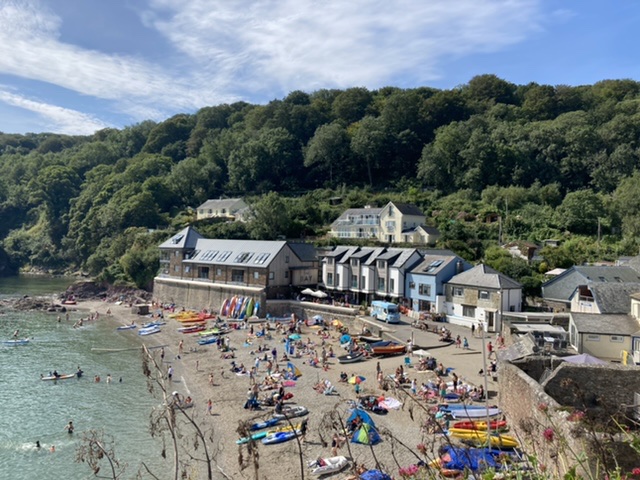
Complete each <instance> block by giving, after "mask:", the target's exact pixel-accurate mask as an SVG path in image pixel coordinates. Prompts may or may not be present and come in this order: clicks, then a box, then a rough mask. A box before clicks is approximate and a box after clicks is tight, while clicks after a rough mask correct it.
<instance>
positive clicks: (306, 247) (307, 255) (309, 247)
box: [289, 242, 318, 262]
mask: <svg viewBox="0 0 640 480" xmlns="http://www.w3.org/2000/svg"><path fill="white" fill-rule="evenodd" d="M289 248H290V249H291V250H292V251H293V253H295V254H296V256H297V257H298V258H299V259H300V260H301V261H303V262H315V261H317V260H318V252H317V250H316V247H315V246H314V245H313V244H311V243H304V242H290V243H289Z"/></svg>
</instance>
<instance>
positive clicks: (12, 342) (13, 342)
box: [2, 338, 29, 347]
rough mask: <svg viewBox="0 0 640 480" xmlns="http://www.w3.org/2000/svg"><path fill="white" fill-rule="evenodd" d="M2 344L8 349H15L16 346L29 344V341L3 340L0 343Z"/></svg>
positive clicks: (21, 339) (24, 339) (22, 339)
mask: <svg viewBox="0 0 640 480" xmlns="http://www.w3.org/2000/svg"><path fill="white" fill-rule="evenodd" d="M2 343H3V344H5V345H7V346H9V347H17V346H18V345H27V344H28V343H29V339H28V338H18V339H15V340H4V341H3V342H2Z"/></svg>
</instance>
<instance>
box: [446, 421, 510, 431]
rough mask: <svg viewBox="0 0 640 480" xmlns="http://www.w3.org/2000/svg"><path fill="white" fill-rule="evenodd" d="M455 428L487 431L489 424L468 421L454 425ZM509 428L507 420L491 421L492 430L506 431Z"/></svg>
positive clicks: (490, 427)
mask: <svg viewBox="0 0 640 480" xmlns="http://www.w3.org/2000/svg"><path fill="white" fill-rule="evenodd" d="M453 428H464V429H466V430H486V429H487V422H485V421H479V420H476V421H472V420H466V421H462V422H456V423H454V424H453ZM506 428H507V422H506V420H491V422H490V423H489V429H490V430H504V429H506Z"/></svg>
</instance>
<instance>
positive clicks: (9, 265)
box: [0, 248, 18, 277]
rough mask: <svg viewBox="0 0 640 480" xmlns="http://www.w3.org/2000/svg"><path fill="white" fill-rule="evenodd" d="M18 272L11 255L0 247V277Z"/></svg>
mask: <svg viewBox="0 0 640 480" xmlns="http://www.w3.org/2000/svg"><path fill="white" fill-rule="evenodd" d="M17 274H18V267H17V265H15V263H14V262H12V261H11V257H9V255H7V252H5V251H4V250H3V249H2V248H0V277H10V276H12V275H17Z"/></svg>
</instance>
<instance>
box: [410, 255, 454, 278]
mask: <svg viewBox="0 0 640 480" xmlns="http://www.w3.org/2000/svg"><path fill="white" fill-rule="evenodd" d="M457 258H458V257H457V256H456V255H425V256H424V259H423V260H422V261H421V262H420V263H418V264H417V265H416V266H415V267H413V268H412V269H411V273H414V274H415V273H417V274H422V275H438V273H439V272H440V271H441V270H442V269H444V268H445V267H446V266H447V265H449V264H450V263H451V262H455V261H456V259H457Z"/></svg>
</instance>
